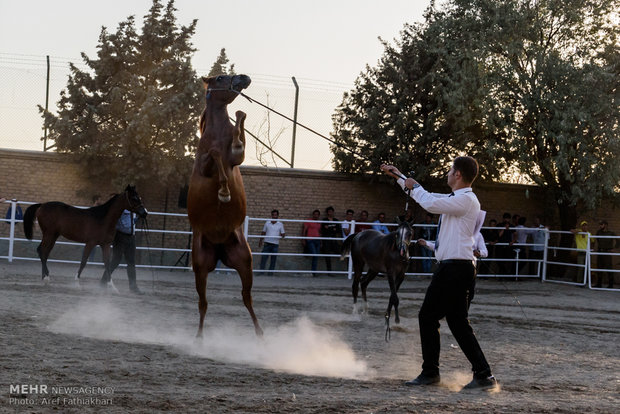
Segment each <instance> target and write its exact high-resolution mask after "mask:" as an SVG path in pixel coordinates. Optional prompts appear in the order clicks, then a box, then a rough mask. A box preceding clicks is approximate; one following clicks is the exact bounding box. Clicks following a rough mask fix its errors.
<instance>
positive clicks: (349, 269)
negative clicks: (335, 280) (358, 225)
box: [343, 220, 355, 280]
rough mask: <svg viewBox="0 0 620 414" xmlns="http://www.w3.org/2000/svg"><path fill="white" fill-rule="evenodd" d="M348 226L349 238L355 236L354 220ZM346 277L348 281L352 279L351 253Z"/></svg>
mask: <svg viewBox="0 0 620 414" xmlns="http://www.w3.org/2000/svg"><path fill="white" fill-rule="evenodd" d="M349 226H350V227H349V228H350V229H351V231H350V232H349V236H350V235H352V234H355V220H351V224H350V225H349ZM347 237H348V236H347ZM343 241H344V240H343ZM347 277H348V278H349V280H351V279H352V278H353V259H352V258H351V253H349V266H348V268H347Z"/></svg>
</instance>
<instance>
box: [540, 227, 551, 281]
mask: <svg viewBox="0 0 620 414" xmlns="http://www.w3.org/2000/svg"><path fill="white" fill-rule="evenodd" d="M548 249H549V229H547V228H545V248H544V249H543V262H542V281H543V282H544V281H545V280H547V250H548ZM539 266H540V264H539Z"/></svg>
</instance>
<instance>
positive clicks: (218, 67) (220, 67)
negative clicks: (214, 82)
mask: <svg viewBox="0 0 620 414" xmlns="http://www.w3.org/2000/svg"><path fill="white" fill-rule="evenodd" d="M228 62H229V60H228V56H226V49H225V48H222V50H220V54H219V56H218V57H217V59H216V60H215V62H214V63H213V66H211V70H209V74H208V75H207V76H216V75H235V64H234V63H233V64H231V65H230V67H229V66H228Z"/></svg>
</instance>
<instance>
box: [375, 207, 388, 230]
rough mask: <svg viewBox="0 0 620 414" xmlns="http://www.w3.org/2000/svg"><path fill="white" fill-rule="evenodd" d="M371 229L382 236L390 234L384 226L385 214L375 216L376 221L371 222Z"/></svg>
mask: <svg viewBox="0 0 620 414" xmlns="http://www.w3.org/2000/svg"><path fill="white" fill-rule="evenodd" d="M372 229H373V230H377V231H379V232H381V233H383V234H390V230H388V228H387V226H386V225H385V213H384V212H381V213H379V215H378V216H377V219H376V220H375V221H373V225H372Z"/></svg>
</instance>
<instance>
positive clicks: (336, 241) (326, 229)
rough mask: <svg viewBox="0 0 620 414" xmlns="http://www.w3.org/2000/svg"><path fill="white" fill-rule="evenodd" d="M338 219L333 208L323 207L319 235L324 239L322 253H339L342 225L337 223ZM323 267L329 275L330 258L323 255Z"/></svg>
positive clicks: (330, 268) (330, 269) (330, 267)
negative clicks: (323, 212) (323, 211)
mask: <svg viewBox="0 0 620 414" xmlns="http://www.w3.org/2000/svg"><path fill="white" fill-rule="evenodd" d="M338 221H339V220H338V219H337V218H336V217H334V208H333V207H332V206H329V207H327V208H326V209H325V217H324V218H323V223H321V237H325V238H326V239H324V240H322V242H321V250H322V253H323V254H340V238H341V237H342V227H341V226H340V223H338ZM325 268H326V269H327V275H329V276H331V271H332V258H331V257H329V256H325Z"/></svg>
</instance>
